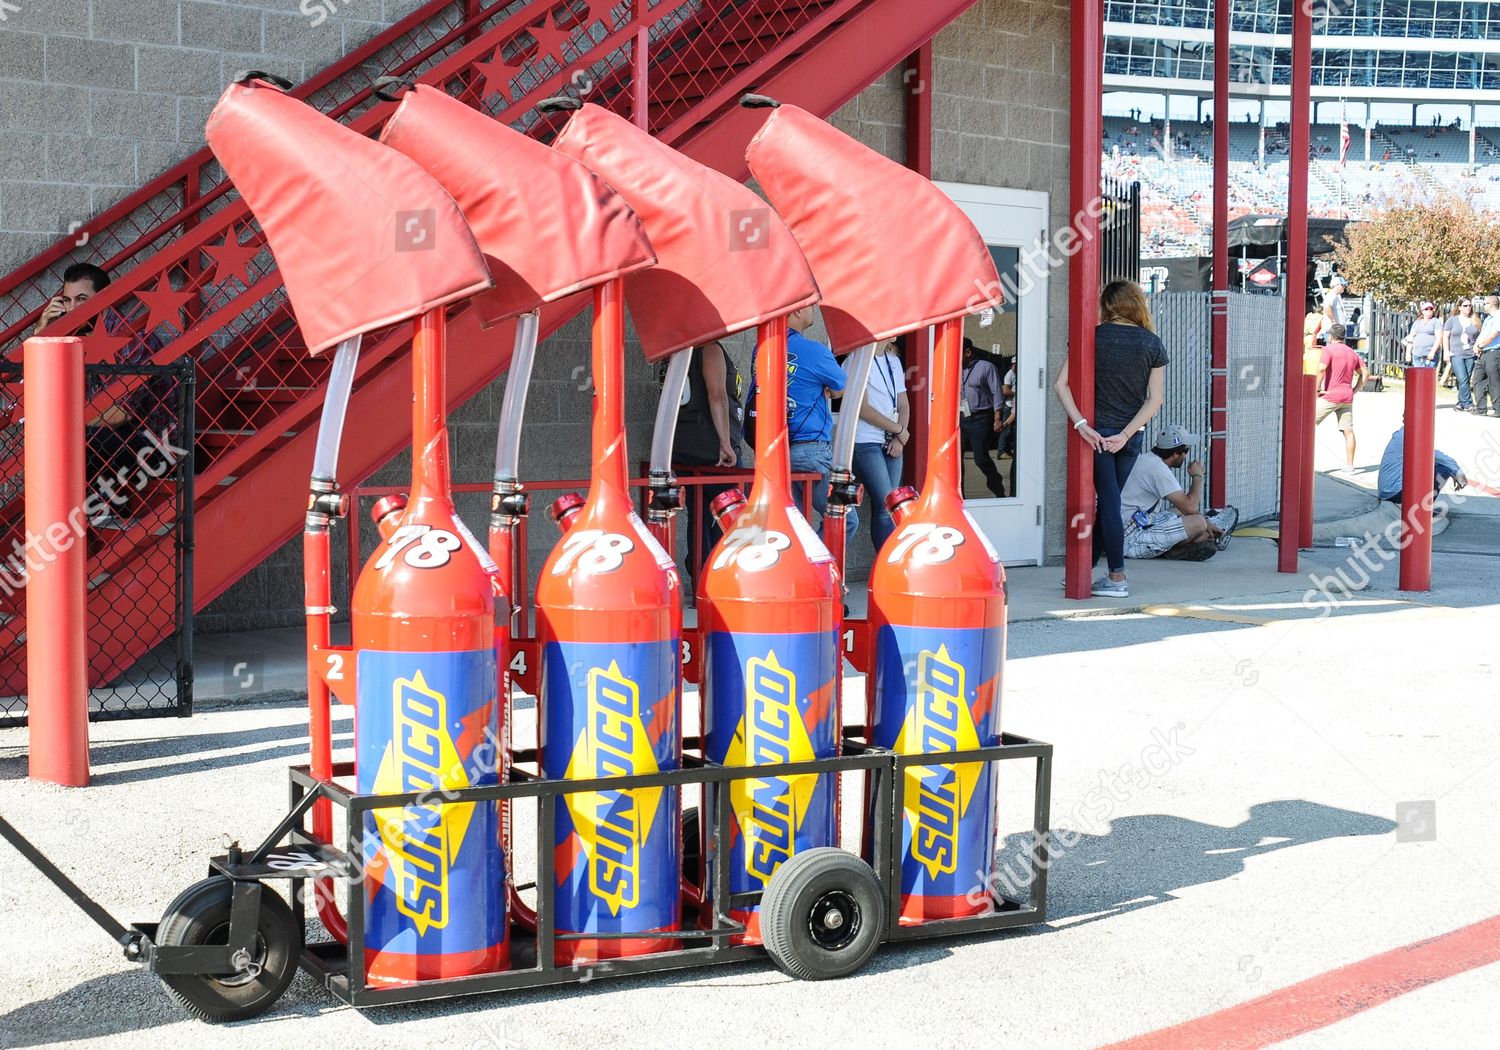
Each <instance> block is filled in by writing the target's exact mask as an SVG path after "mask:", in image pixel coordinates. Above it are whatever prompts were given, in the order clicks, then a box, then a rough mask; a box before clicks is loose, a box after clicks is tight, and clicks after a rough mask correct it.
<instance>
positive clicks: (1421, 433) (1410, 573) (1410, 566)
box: [1400, 368, 1437, 591]
mask: <svg viewBox="0 0 1500 1050" xmlns="http://www.w3.org/2000/svg"><path fill="white" fill-rule="evenodd" d="M1436 394H1437V369H1436V368H1408V369H1407V370H1406V432H1405V434H1404V435H1403V440H1402V445H1401V448H1402V460H1401V462H1402V467H1401V581H1400V582H1401V589H1402V590H1403V591H1430V590H1432V498H1433V482H1434V480H1435V464H1436V458H1437V456H1436V451H1435V448H1434V443H1433V436H1432V430H1433V417H1434V414H1435V412H1434V408H1435V406H1436Z"/></svg>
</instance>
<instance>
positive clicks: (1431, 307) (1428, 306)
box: [1422, 303, 1437, 310]
mask: <svg viewBox="0 0 1500 1050" xmlns="http://www.w3.org/2000/svg"><path fill="white" fill-rule="evenodd" d="M1422 309H1424V310H1436V309H1437V303H1423V304H1422Z"/></svg>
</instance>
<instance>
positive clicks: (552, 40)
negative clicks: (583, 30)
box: [526, 15, 577, 65]
mask: <svg viewBox="0 0 1500 1050" xmlns="http://www.w3.org/2000/svg"><path fill="white" fill-rule="evenodd" d="M576 28H577V27H576V26H575V27H574V29H559V28H557V16H556V15H553V16H552V24H551V28H548V24H547V20H546V19H545V18H544V19H542V24H541V25H539V26H528V27H527V29H526V31H527V32H528V33H530V34H531V35H532V36H534V37H536V44H537V57H538V58H541V57H542V56H544V55H551V56H553V57H554V58H556V59H557V61H558V62H559V63H561V64H562V65H567V63H568V60H567V59H566V58H564V57H563V53H562V46H563V44H565V43H567V42H568V38H569V37H570V36H572V35H573V33H574V31H575V29H576Z"/></svg>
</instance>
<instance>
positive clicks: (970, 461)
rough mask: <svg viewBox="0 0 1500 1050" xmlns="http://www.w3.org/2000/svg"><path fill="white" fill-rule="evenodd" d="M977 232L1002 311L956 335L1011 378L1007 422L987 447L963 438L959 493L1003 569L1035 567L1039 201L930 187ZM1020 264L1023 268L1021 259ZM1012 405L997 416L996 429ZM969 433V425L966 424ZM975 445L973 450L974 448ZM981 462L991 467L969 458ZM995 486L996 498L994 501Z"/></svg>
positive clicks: (1042, 298)
mask: <svg viewBox="0 0 1500 1050" xmlns="http://www.w3.org/2000/svg"><path fill="white" fill-rule="evenodd" d="M938 186H939V187H940V188H941V189H942V190H943V192H945V193H946V194H948V196H949V197H951V198H953V200H954V202H955V203H957V204H958V206H959V207H961V208H962V209H963V210H964V212H965V213H966V214H967V215H968V216H969V219H970V220H971V221H972V222H973V223H974V225H975V227H976V228H978V230H979V234H980V236H981V237H983V238H984V241H985V243H986V244H987V245H989V248H990V255H991V256H992V257H993V258H994V260H995V269H996V270H998V271H999V272H1000V278H1001V283H1002V286H1003V288H1004V291H1005V297H1006V304H1005V308H1004V309H1003V310H996V311H994V312H993V313H987V314H979V315H974V316H970V317H969V318H968V319H967V320H966V321H965V322H964V335H966V336H968V337H969V338H970V339H972V340H973V341H974V344H975V345H976V346H977V347H979V348H980V349H981V350H986V351H989V352H990V353H991V354H998V355H1000V356H1001V357H1003V358H1005V359H1006V360H1005V361H1004V362H1002V363H1001V364H1000V365H999V366H998V369H997V371H998V372H999V379H1000V380H1001V381H1002V382H1003V381H1004V379H1005V377H1006V375H1007V374H1009V373H1010V372H1012V371H1013V372H1014V384H1013V386H1012V387H1011V388H1010V393H1009V394H1007V393H1006V392H1005V391H1002V395H1001V396H1002V398H1004V399H1005V400H1006V401H1007V402H1009V401H1012V400H1013V402H1014V405H1013V407H1014V411H1015V420H1014V423H1013V424H1012V426H1011V427H1009V428H1003V429H1002V430H1001V431H1000V432H999V433H998V434H996V435H992V436H990V437H989V439H988V440H987V441H983V440H981V439H980V438H979V437H978V436H975V437H974V438H973V439H972V440H965V442H964V454H963V478H964V496H965V498H966V500H967V503H968V508H969V513H970V514H972V515H973V516H974V520H975V521H977V522H978V523H979V527H980V528H981V529H983V530H984V533H985V535H986V536H988V537H989V539H990V542H991V543H993V544H994V545H995V549H996V550H998V551H999V552H1000V557H1001V559H1002V560H1003V561H1004V562H1005V563H1006V564H1007V565H1040V564H1041V563H1042V556H1043V555H1042V493H1043V489H1044V485H1045V482H1046V476H1045V466H1046V463H1045V456H1044V450H1043V448H1042V442H1043V439H1044V435H1045V433H1046V428H1045V419H1046V411H1047V404H1046V399H1047V266H1048V264H1047V262H1046V259H1045V255H1044V253H1042V252H1039V251H1036V250H1034V248H1035V246H1037V245H1039V244H1041V243H1042V242H1043V240H1044V238H1045V237H1046V233H1047V194H1045V193H1037V192H1033V191H1030V190H1002V189H995V188H994V187H991V186H970V185H967V184H964V183H955V182H940V183H938ZM1023 260H1025V262H1026V265H1025V266H1024V267H1023V265H1022V261H1023ZM1011 407H1012V406H1011V405H1010V404H1007V405H1006V406H1005V407H1004V408H1001V409H999V410H997V414H999V415H1000V416H1001V422H1002V423H1003V422H1004V419H1005V417H1007V416H1008V415H1009V414H1010V413H1009V409H1010V408H1011ZM970 427H971V428H973V429H982V428H975V427H974V424H972V423H971V424H970ZM980 444H982V445H983V447H982V448H980V449H978V450H977V451H976V450H975V449H974V446H975V445H980ZM981 455H982V456H987V457H989V464H991V465H992V466H993V468H994V469H993V470H992V471H991V470H986V469H985V466H986V464H985V463H984V462H983V461H981V460H980V459H979V458H978V457H979V456H981ZM997 487H998V488H999V489H1000V490H1002V491H1003V492H1004V496H996V495H995V494H994V492H995V489H996V488H997Z"/></svg>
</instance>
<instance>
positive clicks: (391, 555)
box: [375, 525, 463, 569]
mask: <svg viewBox="0 0 1500 1050" xmlns="http://www.w3.org/2000/svg"><path fill="white" fill-rule="evenodd" d="M414 545H415V546H414ZM462 546H463V541H462V540H460V539H459V538H458V537H457V536H455V535H453V533H451V532H449V531H448V530H447V529H435V528H433V527H432V526H431V525H403V526H401V527H400V528H399V529H397V530H396V531H395V532H394V533H392V534H391V538H390V539H388V540H386V550H385V553H384V554H382V555H381V556H380V560H379V561H377V562H376V563H375V568H377V569H384V568H386V567H388V566H389V565H390V564H391V563H392V562H394V561H395V560H396V555H398V554H401V552H402V551H405V552H406V553H405V556H404V557H403V558H402V559H401V560H402V561H404V562H405V563H406V564H407V565H410V566H411V567H412V568H413V569H436V568H437V567H438V566H440V565H447V564H448V562H449V561H451V560H452V559H453V552H454V551H456V550H458V548H460V547H462Z"/></svg>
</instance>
